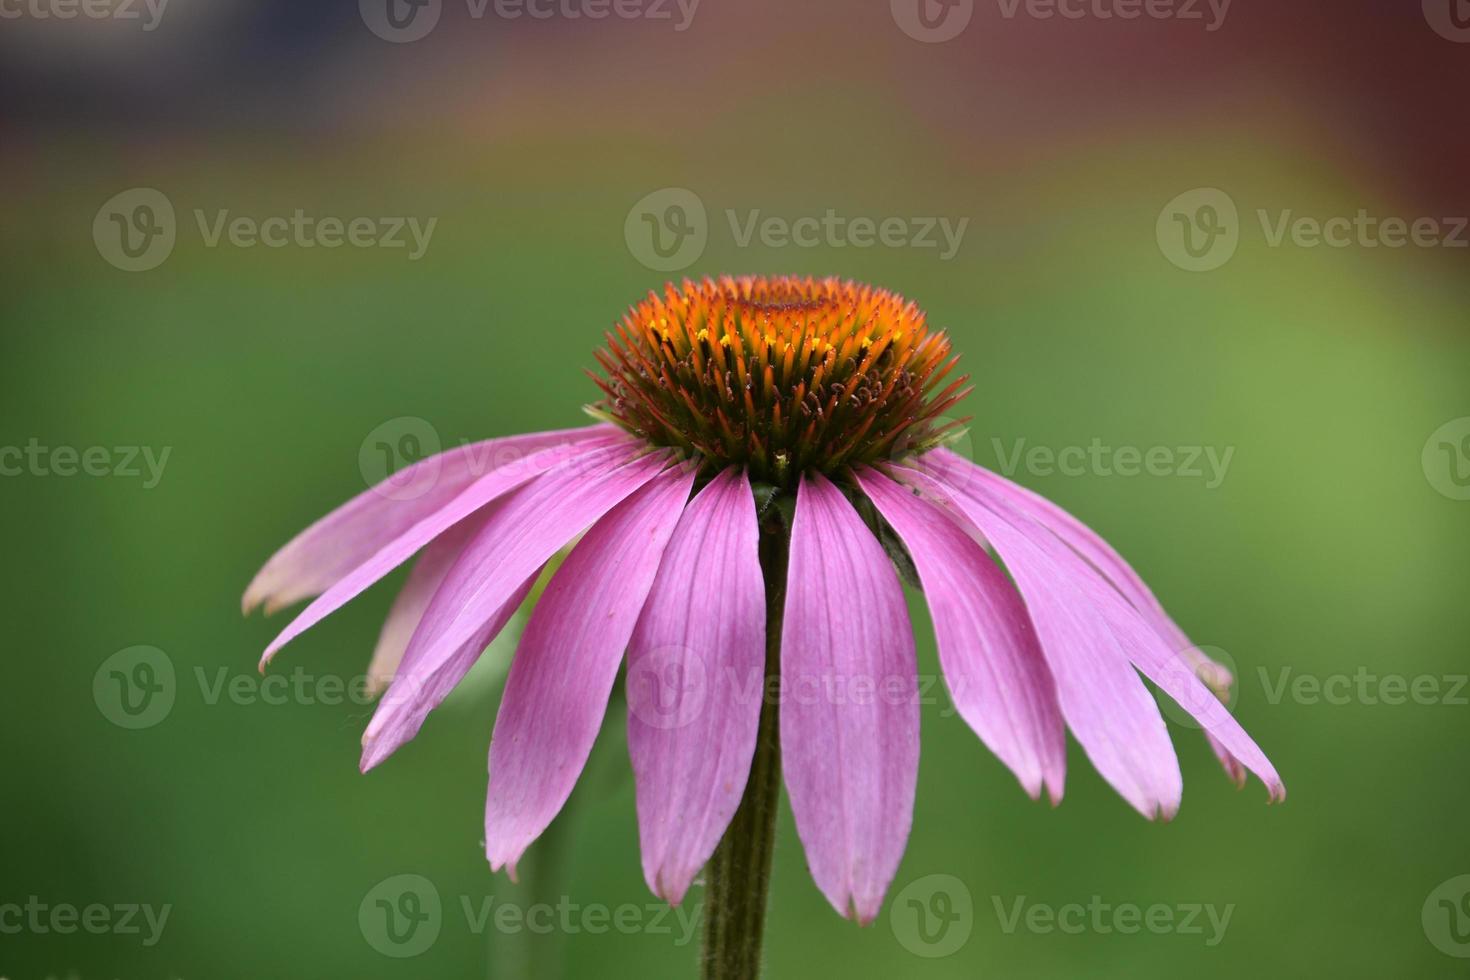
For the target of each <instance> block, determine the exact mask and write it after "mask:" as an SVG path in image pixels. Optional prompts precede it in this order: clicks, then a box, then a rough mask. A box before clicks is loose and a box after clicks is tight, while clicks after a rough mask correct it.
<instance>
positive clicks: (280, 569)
mask: <svg viewBox="0 0 1470 980" xmlns="http://www.w3.org/2000/svg"><path fill="white" fill-rule="evenodd" d="M615 431H616V430H615V429H614V428H613V427H612V426H609V425H594V426H586V427H582V428H577V429H562V430H559V431H555V432H533V433H529V434H527V435H520V436H509V437H506V438H503V439H487V440H485V441H483V442H476V443H471V444H470V445H466V446H459V447H456V448H454V449H449V450H446V451H445V452H442V453H438V454H436V455H433V456H430V457H428V458H427V459H422V460H419V461H418V462H417V463H414V464H413V465H412V466H409V467H406V468H405V469H403V470H400V471H399V472H397V473H395V474H393V476H391V477H389V478H388V479H387V480H384V481H383V482H382V483H379V484H377V485H376V486H374V487H372V488H371V489H369V490H367V491H365V492H364V493H360V494H358V495H357V496H356V497H353V498H352V499H351V500H349V501H348V502H347V503H345V504H343V505H342V506H340V507H338V508H337V509H336V510H334V511H332V512H331V513H330V514H328V515H326V516H325V517H323V518H321V519H320V520H318V521H317V522H316V523H314V524H312V525H311V526H310V527H308V528H307V529H306V530H304V531H302V532H301V533H300V534H298V535H296V537H294V538H292V539H291V541H290V542H289V543H287V544H286V545H285V546H284V547H283V548H281V550H279V551H277V552H276V553H275V554H274V555H272V556H271V558H270V560H269V561H267V562H266V563H265V566H264V567H263V568H261V570H260V571H259V572H257V573H256V575H255V578H254V579H253V580H252V581H251V583H250V586H249V587H248V588H247V589H246V590H245V596H244V598H243V599H242V600H241V608H242V610H243V611H244V612H246V613H249V612H250V611H251V610H253V609H254V608H255V607H256V606H258V605H260V604H261V603H265V607H266V612H267V613H271V612H275V611H276V610H277V609H281V608H283V607H285V606H289V605H290V604H291V603H293V602H296V601H298V600H300V599H305V598H308V597H309V596H315V595H320V594H321V593H322V592H324V591H326V590H327V589H329V588H331V586H332V585H333V584H334V583H336V582H337V581H338V580H339V579H341V578H342V577H344V576H345V575H347V573H348V572H350V571H352V570H353V569H354V568H356V567H357V566H359V565H361V564H362V563H363V562H365V561H367V560H368V559H369V558H371V557H372V556H373V554H374V553H375V552H376V551H377V550H378V548H379V547H381V546H382V545H383V544H384V543H386V542H388V541H391V540H392V539H394V538H396V537H398V536H399V535H400V534H402V533H404V532H405V531H407V530H408V529H409V528H411V527H413V526H414V525H415V524H417V523H418V522H419V521H421V520H423V519H424V518H425V517H428V516H429V515H430V514H433V513H434V512H436V511H438V510H440V509H442V508H443V507H445V506H446V505H447V504H448V503H449V502H450V501H451V500H453V499H454V498H455V497H457V496H458V495H459V494H460V492H461V491H463V490H464V489H465V488H466V487H468V486H469V485H470V484H472V483H473V482H474V481H475V480H476V479H478V478H480V477H483V476H486V475H488V474H489V473H491V472H493V471H494V470H497V469H499V468H501V467H503V466H506V465H508V464H512V463H517V462H519V461H521V460H524V459H525V458H526V457H527V456H529V455H531V454H532V453H536V452H539V451H540V450H543V449H546V448H548V447H550V446H556V445H562V444H574V443H580V442H585V441H587V440H588V439H593V438H602V437H606V436H607V435H609V434H611V433H613V432H615Z"/></svg>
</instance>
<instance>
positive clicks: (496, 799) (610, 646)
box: [485, 468, 694, 878]
mask: <svg viewBox="0 0 1470 980" xmlns="http://www.w3.org/2000/svg"><path fill="white" fill-rule="evenodd" d="M693 484H694V473H693V472H692V471H688V470H680V469H677V468H672V469H668V470H665V471H664V472H663V473H661V474H659V475H658V476H657V477H655V478H654V479H653V481H652V482H650V483H649V484H648V485H647V486H645V487H643V488H642V489H641V490H638V491H636V492H634V493H633V495H632V496H630V497H628V498H627V499H626V500H624V501H623V502H622V503H621V504H618V506H616V507H614V508H613V509H612V510H610V511H608V513H607V516H605V517H604V518H602V520H600V521H598V522H597V523H596V524H594V525H593V526H592V529H591V530H590V531H588V532H587V535H586V536H585V537H584V538H583V539H582V540H581V541H580V542H578V543H577V545H576V547H575V548H573V549H572V552H571V554H570V555H569V556H567V559H566V561H565V562H563V563H562V566H561V568H559V569H558V570H557V572H556V574H555V575H554V576H552V579H551V582H550V583H549V584H548V585H547V586H546V591H545V592H543V593H542V595H541V598H540V599H539V600H538V601H537V603H536V608H535V611H534V612H532V613H531V621H530V622H529V623H528V624H527V625H526V631H525V633H523V634H522V635H521V642H520V646H519V648H518V649H517V650H516V655H515V659H514V660H513V661H512V662H511V666H510V677H509V678H508V679H507V681H506V685H505V694H504V695H503V696H502V697H501V701H500V713H499V714H498V715H497V716H496V719H495V734H494V736H493V737H492V738H491V740H490V786H489V789H488V791H487V793H486V802H485V851H486V856H487V857H488V858H489V860H490V867H491V869H492V870H497V871H498V870H499V869H500V868H501V867H502V866H508V868H509V871H510V875H511V877H512V878H514V877H515V866H516V862H517V861H519V860H520V857H521V855H522V854H523V853H524V852H525V850H526V848H527V847H529V846H530V844H531V842H532V841H534V840H535V839H536V838H537V837H539V836H540V835H541V832H542V831H544V830H545V829H546V827H547V825H548V824H550V823H551V821H552V818H554V817H555V816H556V815H557V813H558V812H560V810H561V808H562V806H563V804H565V803H566V801H567V797H568V796H569V795H571V792H572V787H573V786H574V785H575V784H576V782H577V777H578V776H579V775H580V774H581V772H582V768H583V766H585V765H586V763H587V756H588V754H589V753H590V752H591V751H592V743H593V742H594V741H595V740H596V738H597V732H598V730H599V729H600V728H601V727H602V719H603V715H604V714H605V713H606V711H607V700H608V695H609V694H610V693H611V692H612V686H613V682H614V681H615V680H616V679H617V675H618V667H619V665H620V664H621V663H622V660H623V650H624V649H625V648H626V647H627V645H628V638H629V637H630V636H631V635H632V633H633V626H634V624H635V623H636V622H637V621H638V614H639V611H640V610H641V609H642V608H643V603H644V600H645V599H646V598H647V596H648V590H649V588H650V587H651V586H652V585H653V579H654V575H655V574H656V573H657V572H658V567H659V559H660V558H661V557H662V555H663V553H664V547H665V546H666V545H667V544H668V541H669V537H670V535H672V534H673V532H674V526H675V525H676V524H677V523H678V521H679V514H680V512H681V511H682V510H683V508H684V502H685V501H686V500H687V499H688V497H689V490H690V488H691V487H692V486H693Z"/></svg>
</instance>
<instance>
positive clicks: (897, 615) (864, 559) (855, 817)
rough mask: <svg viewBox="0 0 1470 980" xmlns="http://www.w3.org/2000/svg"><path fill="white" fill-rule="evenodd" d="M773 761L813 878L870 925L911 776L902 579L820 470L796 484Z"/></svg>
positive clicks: (913, 674) (905, 828) (910, 795)
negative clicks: (781, 773)
mask: <svg viewBox="0 0 1470 980" xmlns="http://www.w3.org/2000/svg"><path fill="white" fill-rule="evenodd" d="M781 760H782V766H783V768H784V769H785V773H786V789H787V792H788V794H789V795H790V797H791V810H792V813H793V814H794V816H795V817H796V831H797V835H798V836H799V837H800V838H801V842H802V845H803V847H804V848H805V850H806V857H807V864H808V866H809V867H810V868H811V873H812V877H813V878H814V879H815V880H816V883H817V887H819V888H820V889H821V890H822V893H823V894H824V895H826V896H827V900H828V901H829V902H831V903H832V905H833V907H834V908H836V909H837V911H838V912H840V913H841V914H843V915H850V916H853V917H855V918H856V919H857V920H858V921H859V922H861V923H863V924H867V923H868V922H871V921H872V920H873V919H874V918H875V917H876V916H877V915H878V909H879V906H880V905H881V904H882V902H883V893H884V892H885V891H886V890H887V888H888V885H889V883H890V882H891V881H892V880H893V875H894V873H895V872H896V871H897V870H898V862H899V859H900V858H902V857H903V849H904V845H905V844H906V843H907V841H908V835H909V826H910V824H911V823H912V821H913V811H914V790H915V787H916V784H917V782H918V774H919V699H918V668H917V666H916V665H915V661H914V638H913V633H912V631H911V629H910V627H909V618H908V609H907V607H906V606H905V605H904V597H903V588H902V586H901V585H900V584H899V581H898V576H897V574H895V572H894V570H893V566H892V565H891V564H890V563H889V560H888V556H887V555H886V554H885V553H884V551H883V547H882V546H881V545H880V544H879V543H878V539H877V538H875V537H874V536H873V534H872V533H871V532H870V531H869V530H868V528H867V526H866V525H865V524H863V522H862V519H861V518H860V517H859V516H858V514H857V511H855V510H854V509H853V507H852V505H851V504H849V503H848V502H847V500H846V498H844V497H843V495H842V492H841V491H840V490H838V489H837V487H835V486H834V485H833V484H832V483H831V482H829V481H828V480H827V479H826V478H824V477H822V476H819V475H814V476H811V477H804V478H803V479H802V481H801V486H800V488H799V489H798V491H797V500H796V517H795V519H794V521H793V526H792V529H791V557H790V563H789V566H788V570H787V586H786V610H785V623H784V625H783V628H782V631H781Z"/></svg>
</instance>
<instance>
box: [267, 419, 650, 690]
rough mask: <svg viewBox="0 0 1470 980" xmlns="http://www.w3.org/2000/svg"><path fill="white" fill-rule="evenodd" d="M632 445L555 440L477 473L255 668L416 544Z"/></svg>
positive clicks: (293, 628)
mask: <svg viewBox="0 0 1470 980" xmlns="http://www.w3.org/2000/svg"><path fill="white" fill-rule="evenodd" d="M634 445H635V443H633V441H632V440H630V439H622V438H617V437H610V438H595V439H590V440H584V441H582V442H580V443H572V444H566V443H561V444H558V445H555V446H550V447H547V448H544V449H540V450H537V451H536V452H534V453H531V454H530V455H527V456H524V457H522V458H521V459H519V460H517V461H515V462H512V463H508V464H506V465H504V466H501V467H499V468H498V469H496V470H494V471H492V472H490V473H487V474H486V475H485V476H482V477H480V478H479V479H477V480H476V481H475V482H474V483H472V484H470V485H469V486H468V487H466V488H465V489H464V490H463V491H462V492H461V493H460V494H459V495H458V496H456V497H455V498H454V499H453V500H451V501H450V502H449V503H448V504H446V505H444V506H443V507H441V508H440V509H438V510H436V511H434V512H433V513H432V514H429V515H428V516H426V517H424V518H423V519H422V520H420V521H419V522H418V523H417V524H414V525H413V526H412V527H410V528H409V529H408V530H407V531H404V532H403V533H402V534H400V535H398V536H397V537H396V538H393V539H391V540H389V541H387V542H385V543H382V544H381V546H380V547H379V548H378V550H377V551H376V552H375V553H374V554H373V556H372V557H371V558H370V559H368V560H367V561H365V562H363V563H362V564H361V565H358V566H357V567H356V568H354V569H353V570H352V571H351V572H349V573H348V574H347V575H346V576H344V577H343V578H341V579H339V580H338V581H337V582H335V583H333V585H332V586H331V588H329V589H327V590H326V591H325V592H323V593H322V594H321V595H320V596H318V597H317V599H316V600H315V601H314V602H312V603H311V605H309V606H307V607H306V608H305V609H303V610H302V611H301V614H300V615H298V616H297V617H296V618H295V619H294V620H293V621H292V622H291V624H290V625H289V626H287V627H286V628H285V629H284V630H282V631H281V634H280V635H279V636H277V637H276V638H275V639H274V640H272V641H271V644H270V646H268V647H266V648H265V654H264V655H263V656H262V657H261V659H260V666H261V669H262V670H264V669H265V666H266V665H267V664H269V663H270V661H271V658H272V657H274V656H275V655H276V651H278V650H280V649H281V647H283V646H285V645H286V644H287V643H289V642H291V641H292V640H294V639H295V638H296V637H298V636H300V635H301V634H302V633H304V632H306V631H307V630H308V629H310V628H311V627H313V626H315V625H316V624H317V623H319V622H321V621H322V620H323V619H325V618H326V617H327V616H329V615H330V614H331V613H333V612H336V611H337V610H338V609H340V608H341V607H342V606H344V605H346V604H347V603H348V602H349V601H350V600H352V599H354V598H356V597H357V596H358V595H359V594H360V593H361V592H362V591H363V590H364V589H366V588H367V587H368V586H370V585H372V584H373V583H374V582H376V581H378V579H380V578H382V577H383V576H384V575H387V574H388V573H389V572H391V571H392V570H393V569H395V568H397V567H398V566H399V565H401V564H403V563H404V562H405V561H407V560H408V559H409V558H410V557H412V556H413V555H414V553H415V552H417V551H418V550H419V549H420V548H422V547H424V546H425V545H427V544H428V543H429V542H430V541H433V540H434V539H435V538H437V537H438V536H439V535H441V534H443V533H444V532H445V531H447V530H449V528H451V527H453V526H454V525H455V524H458V523H459V522H460V521H462V520H464V519H465V518H466V517H468V516H470V515H471V514H473V513H475V512H476V511H478V510H479V509H480V508H482V507H484V506H485V505H486V504H489V503H490V502H491V501H493V500H496V499H497V498H499V497H501V496H502V495H503V494H505V493H508V492H509V491H511V490H514V489H515V488H516V487H518V486H520V485H521V484H523V483H525V482H526V481H527V480H530V479H533V478H534V477H537V476H540V475H541V474H543V473H546V472H548V471H549V470H552V469H554V468H562V469H566V468H572V469H576V468H579V467H587V466H592V465H595V464H596V463H597V462H598V461H600V460H607V459H609V458H618V459H622V458H625V457H626V455H627V453H628V452H630V451H631V448H630V447H632V446H634Z"/></svg>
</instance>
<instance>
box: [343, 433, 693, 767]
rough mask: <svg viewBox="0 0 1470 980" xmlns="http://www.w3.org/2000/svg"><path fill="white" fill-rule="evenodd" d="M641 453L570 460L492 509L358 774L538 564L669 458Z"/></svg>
mask: <svg viewBox="0 0 1470 980" xmlns="http://www.w3.org/2000/svg"><path fill="white" fill-rule="evenodd" d="M637 451H638V449H637V448H636V447H635V446H633V445H630V444H623V445H622V446H620V447H619V450H618V451H616V452H612V453H608V452H603V453H602V454H600V455H598V454H593V455H594V456H596V458H594V459H588V458H587V457H581V458H577V459H572V460H568V461H567V462H566V463H564V464H562V465H560V466H557V467H556V468H554V469H552V470H550V471H549V472H547V473H545V474H544V475H542V476H540V477H537V478H536V479H535V480H533V481H531V482H530V483H529V484H527V485H526V486H525V487H523V488H521V489H520V490H518V491H516V492H515V493H513V494H511V495H510V496H508V497H507V498H506V499H505V500H504V501H502V502H501V503H499V504H498V505H497V506H496V508H495V511H494V513H493V514H491V516H490V518H489V520H487V521H486V522H485V526H484V527H483V528H481V529H480V531H479V533H478V534H476V535H475V536H474V537H473V538H472V539H471V540H470V542H469V544H467V545H465V547H464V550H463V551H461V552H460V556H459V558H458V559H457V560H456V561H455V563H454V565H453V567H452V568H450V569H449V572H448V574H447V575H445V576H444V582H443V584H442V585H440V586H439V591H438V592H436V593H434V598H433V599H432V600H431V601H430V602H429V608H428V609H427V610H425V612H424V616H423V620H422V621H421V622H420V623H419V627H418V629H417V630H416V631H415V632H414V634H413V639H412V640H410V641H409V644H408V650H407V651H406V652H405V653H404V655H403V663H402V664H401V665H400V667H399V670H398V676H397V678H396V679H395V680H394V681H393V685H392V686H391V687H390V688H389V689H388V693H387V695H386V696H385V697H384V698H383V700H382V702H380V703H379V705H378V709H377V711H376V712H374V714H373V720H372V721H371V722H370V723H369V724H368V727H367V731H366V732H365V733H364V734H363V753H362V768H363V771H367V770H368V769H371V768H372V767H373V766H376V765H377V764H378V763H380V762H382V761H383V760H384V759H386V758H387V757H388V756H390V755H392V754H393V752H395V751H396V750H397V749H398V747H399V746H400V745H402V744H403V743H404V742H406V741H408V740H409V739H411V738H413V737H414V735H416V734H418V730H419V727H420V726H421V725H423V723H424V718H425V717H426V716H427V715H428V713H429V712H430V711H432V710H433V709H434V708H435V707H437V706H438V704H439V702H440V701H442V700H443V699H444V698H445V696H446V695H448V693H449V692H450V691H451V690H452V689H453V688H454V686H455V685H456V684H458V683H459V681H460V679H461V678H463V677H464V675H465V674H466V673H467V672H468V671H469V669H470V667H472V666H473V665H474V663H475V660H476V659H478V658H479V656H480V654H481V653H482V652H483V651H484V648H485V645H486V644H487V643H489V641H490V640H491V639H493V638H494V635H495V633H496V632H498V631H499V629H500V628H501V626H503V625H504V623H505V621H507V620H508V619H509V618H510V616H511V615H512V614H513V613H514V612H515V609H516V607H517V606H519V605H520V602H521V598H520V597H519V590H520V589H522V588H523V587H525V588H528V587H529V586H528V585H527V583H528V581H534V579H535V576H536V574H537V571H538V570H539V569H540V568H541V566H542V565H543V564H545V563H546V561H547V560H548V559H549V558H551V556H552V555H554V554H556V553H557V551H559V550H561V548H563V547H564V546H565V545H566V543H567V542H568V541H570V540H571V539H572V538H574V537H576V535H578V534H579V533H581V532H582V531H583V530H584V529H585V528H586V527H587V526H588V525H589V524H592V523H593V522H594V521H596V520H597V519H598V518H600V517H602V515H604V514H606V513H607V512H608V511H609V510H612V508H614V507H616V506H617V505H618V503H620V502H621V501H622V500H623V499H624V498H626V497H627V496H628V495H629V494H631V493H632V492H633V491H635V490H637V489H638V488H639V487H641V486H643V485H644V484H645V483H647V482H649V481H650V480H652V479H653V478H654V477H655V476H657V475H658V473H659V471H660V470H662V469H663V467H664V465H665V463H666V462H667V456H666V455H664V454H662V453H656V454H648V455H642V456H637V457H635V458H632V459H630V458H629V457H630V455H631V454H633V453H635V452H637ZM491 627H493V631H492V630H491ZM487 633H488V635H487Z"/></svg>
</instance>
